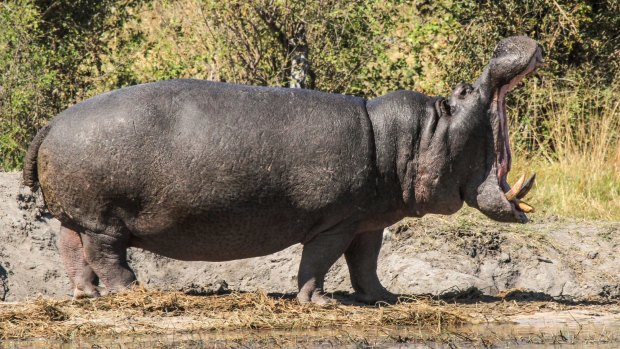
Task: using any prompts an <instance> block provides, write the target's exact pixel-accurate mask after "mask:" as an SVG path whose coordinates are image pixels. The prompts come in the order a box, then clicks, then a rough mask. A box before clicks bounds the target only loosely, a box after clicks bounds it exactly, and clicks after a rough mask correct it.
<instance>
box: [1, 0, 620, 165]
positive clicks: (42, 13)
mask: <svg viewBox="0 0 620 349" xmlns="http://www.w3.org/2000/svg"><path fill="white" fill-rule="evenodd" d="M619 28H620V2H618V1H615V0H596V1H594V0H551V1H546V0H526V1H473V0H468V1H452V0H437V1H430V0H390V1H383V0H357V1H343V0H325V1H304V0H299V1H286V0H231V1H217V0H151V1H146V0H102V1H96V0H78V1H68V0H7V1H5V2H3V3H2V4H0V72H2V75H1V76H0V132H1V133H0V135H1V136H0V154H1V156H2V161H1V164H0V166H1V167H2V168H5V169H10V168H16V167H19V166H20V162H21V157H22V156H23V153H24V151H25V149H26V147H27V144H28V142H29V140H30V139H31V138H32V136H33V135H34V132H35V130H36V129H38V128H39V127H40V126H41V125H43V124H44V123H45V122H46V121H47V120H48V119H50V118H51V117H53V116H54V115H55V114H56V113H58V112H60V111H61V110H63V109H64V108H66V107H67V106H69V105H71V104H73V103H76V102H78V101H80V100H83V99H85V98H87V97H90V96H92V95H95V94H98V93H101V92H103V91H106V90H110V89H114V88H119V87H122V86H126V85H130V84H136V83H142V82H148V81H154V80H161V79H171V78H182V77H192V78H200V79H212V80H221V81H229V82H236V83H248V84H260V85H275V86H288V84H289V79H290V72H291V69H292V58H294V56H295V55H297V54H299V53H300V52H301V53H304V54H305V55H306V56H307V58H308V59H309V60H310V62H311V65H310V74H309V78H308V86H310V87H312V88H316V89H319V90H323V91H329V92H338V93H346V94H353V95H359V96H364V97H367V98H373V97H375V96H378V95H381V94H384V93H387V92H389V91H392V90H396V89H411V90H416V91H420V92H424V93H427V94H442V95H446V94H449V93H450V90H451V88H452V86H454V85H455V84H456V83H458V82H460V81H468V82H472V81H473V80H474V79H475V78H476V76H477V75H478V74H480V72H481V70H482V69H483V67H484V65H485V64H486V63H487V62H488V59H489V56H490V53H491V51H492V49H493V47H494V45H495V44H496V43H497V41H498V40H500V39H501V38H503V37H506V36H509V35H517V34H524V35H528V36H530V37H532V38H535V39H536V40H538V41H539V42H540V43H541V44H542V45H543V47H544V48H545V60H546V66H545V67H544V68H543V69H541V70H540V71H539V72H538V73H537V74H536V76H535V77H534V78H530V79H528V80H527V81H526V83H525V88H521V89H517V90H516V91H515V92H514V93H512V94H511V95H510V96H509V98H510V100H509V103H508V104H509V106H512V107H511V110H510V115H511V128H512V134H513V142H514V143H515V144H516V146H517V147H518V149H519V151H521V152H523V151H526V152H528V153H529V154H531V155H532V156H541V157H544V158H546V159H550V160H557V159H559V158H560V157H563V156H567V155H566V154H565V153H563V150H562V149H567V148H562V147H561V144H563V142H564V141H565V139H564V140H563V139H560V138H558V137H559V136H558V133H557V132H555V131H554V129H555V128H558V125H557V122H555V121H554V120H563V121H562V122H563V123H564V124H568V125H573V126H572V127H568V128H562V130H564V133H568V134H571V135H572V136H573V137H571V138H570V141H571V142H576V143H579V142H580V139H586V138H587V137H586V138H584V137H582V136H583V135H581V134H580V132H582V130H581V129H580V128H582V126H583V125H584V123H583V122H582V121H583V120H582V119H583V118H585V119H587V121H596V120H600V119H601V118H603V116H605V117H606V118H608V119H613V118H618V109H617V103H618V98H619V97H618V95H620V93H619V85H618V83H617V81H620V76H619V72H620V29H619ZM574 91H578V94H575V93H572V92H574ZM599 96H609V97H608V98H607V97H606V98H607V99H605V103H599V102H600V101H601V99H600V98H599ZM580 100H581V101H584V102H583V103H580V102H579V101H580ZM585 101H587V102H585ZM592 103H594V104H596V105H597V107H595V108H593V107H592V106H591V104H592ZM597 103H598V104H597ZM614 106H615V107H614ZM614 108H615V109H614ZM560 116H561V117H560ZM619 133H620V131H618V130H617V129H612V130H611V131H610V132H609V137H608V138H606V139H608V142H611V143H610V146H611V147H612V148H613V147H615V146H616V144H617V143H618V137H620V136H619V135H618V134H619ZM583 146H585V147H586V148H587V147H588V145H583ZM577 148H578V147H577ZM577 148H575V147H573V148H571V149H577ZM605 156H606V157H611V158H613V157H614V155H613V152H612V154H611V155H609V154H607V155H605ZM616 157H618V156H616ZM609 162H610V163H613V164H618V163H620V160H618V161H609ZM614 166H620V165H614Z"/></svg>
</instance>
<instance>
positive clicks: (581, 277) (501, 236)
mask: <svg viewBox="0 0 620 349" xmlns="http://www.w3.org/2000/svg"><path fill="white" fill-rule="evenodd" d="M20 175H21V174H20V173H0V300H1V301H5V302H15V301H23V300H27V299H32V298H34V297H37V296H39V295H45V296H50V297H57V298H65V299H66V298H68V297H69V294H70V292H71V287H70V285H69V280H68V279H67V277H66V276H65V273H64V271H63V270H62V267H61V265H60V260H59V257H58V253H57V250H56V235H55V232H56V231H57V230H58V227H59V223H58V221H56V220H55V219H53V218H50V217H47V218H46V217H38V215H39V214H38V212H39V211H38V209H37V208H36V205H35V203H34V202H33V201H28V200H27V199H25V196H23V195H21V194H20V190H22V192H23V188H22V189H20V185H19V183H20ZM533 217H534V219H536V216H535V215H534V216H533ZM384 240H385V242H384V246H383V249H382V252H381V257H380V262H379V265H380V267H379V275H380V277H381V279H382V281H383V283H384V285H385V286H386V287H387V288H388V289H390V290H391V291H393V292H397V293H401V294H417V295H420V294H432V295H443V297H444V299H450V297H455V298H459V297H463V296H467V295H468V294H479V293H483V294H486V295H497V294H498V293H501V292H505V291H506V290H511V289H519V290H521V292H520V293H519V296H520V297H531V298H533V299H538V300H541V299H542V300H544V299H552V298H553V299H565V300H566V299H570V300H586V299H599V300H601V299H602V300H619V299H620V261H619V260H618V252H620V222H589V221H573V220H566V219H554V218H548V217H547V218H545V219H544V220H541V221H534V222H532V223H530V224H526V225H513V224H497V223H493V222H490V221H489V220H488V219H486V218H484V217H482V216H481V215H479V214H477V213H475V212H471V211H468V212H466V213H464V214H460V215H458V216H456V217H440V216H427V217H424V218H423V219H418V220H408V221H405V222H404V223H403V224H400V225H399V226H396V227H392V228H390V229H386V231H385V233H384ZM300 251H301V248H300V246H299V245H296V246H292V247H290V248H288V249H286V250H284V251H281V252H278V253H276V254H273V255H269V256H265V257H260V258H252V259H245V260H238V261H232V262H226V263H209V262H182V261H175V260H170V259H167V258H164V257H161V256H157V255H154V254H151V253H148V252H144V251H140V250H132V251H131V252H130V259H131V261H130V264H131V265H132V267H133V268H134V270H135V271H136V274H137V276H138V280H139V281H140V282H141V283H142V285H144V286H145V287H146V288H147V289H164V290H181V291H186V292H190V293H197V294H202V293H209V292H211V291H213V290H218V289H219V290H222V289H226V288H228V289H232V290H241V291H254V290H265V291H267V292H277V293H291V292H294V291H295V289H296V272H297V268H298V263H299V259H300V255H301V253H300ZM326 288H327V290H328V291H350V290H351V288H350V283H349V280H348V271H347V268H346V264H345V263H344V261H343V260H342V259H341V260H340V261H338V263H337V264H336V265H335V266H334V267H333V268H332V269H331V271H330V273H329V274H328V280H327V283H326Z"/></svg>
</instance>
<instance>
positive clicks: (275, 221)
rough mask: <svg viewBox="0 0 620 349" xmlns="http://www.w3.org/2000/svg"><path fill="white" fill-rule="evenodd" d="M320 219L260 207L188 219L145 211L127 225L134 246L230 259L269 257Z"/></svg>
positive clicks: (187, 256) (182, 255)
mask: <svg viewBox="0 0 620 349" xmlns="http://www.w3.org/2000/svg"><path fill="white" fill-rule="evenodd" d="M319 221H320V220H319ZM316 222H317V220H316V219H314V218H313V217H312V216H311V215H309V214H307V213H303V212H300V211H297V210H294V209H291V208H288V209H286V208H282V207H258V208H253V209H251V210H246V209H243V208H236V209H235V208H233V209H229V210H228V211H227V212H217V211H211V212H206V213H203V214H200V215H190V216H187V217H184V218H183V219H177V218H172V217H168V218H162V217H161V216H160V217H158V218H155V217H149V216H148V215H145V216H142V217H141V218H136V219H133V220H128V221H127V222H126V225H127V226H128V228H129V230H130V231H131V234H132V235H131V240H130V244H131V246H133V247H138V248H141V249H144V250H148V251H151V252H154V253H157V254H161V255H163V256H166V257H169V258H174V259H180V260H190V261H191V260H200V261H227V260H234V259H240V258H250V257H257V256H264V255H268V254H271V253H275V252H277V251H280V250H283V249H285V248H287V247H289V246H291V245H294V244H296V243H299V242H302V241H304V239H306V238H308V236H310V235H312V234H313V233H314V231H313V229H312V228H313V227H318V226H319V225H317V224H316Z"/></svg>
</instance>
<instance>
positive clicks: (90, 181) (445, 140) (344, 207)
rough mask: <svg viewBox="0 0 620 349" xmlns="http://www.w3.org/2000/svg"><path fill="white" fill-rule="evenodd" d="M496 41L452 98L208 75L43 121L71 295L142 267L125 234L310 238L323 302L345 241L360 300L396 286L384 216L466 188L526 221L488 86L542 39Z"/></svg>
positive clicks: (48, 185)
mask: <svg viewBox="0 0 620 349" xmlns="http://www.w3.org/2000/svg"><path fill="white" fill-rule="evenodd" d="M506 42H507V43H508V44H510V45H508V44H506ZM498 49H499V51H502V52H499V53H498V50H496V52H495V56H494V58H493V60H492V61H491V64H490V65H489V66H488V67H487V69H486V70H485V72H484V73H483V76H482V77H480V78H479V79H478V82H476V85H475V86H474V87H471V86H468V85H459V86H457V87H456V89H455V91H454V93H453V95H452V96H451V97H450V98H449V100H446V99H443V98H440V97H428V96H425V95H422V94H419V93H415V92H408V91H397V92H394V93H390V94H388V95H385V96H382V97H379V98H376V99H373V100H370V101H365V100H364V99H361V98H357V97H350V96H343V95H336V94H327V93H322V92H317V91H310V90H299V89H285V88H272V87H255V86H240V85H230V84H225V83H217V82H208V81H198V80H172V81H163V82H156V83H150V84H144V85H138V86H133V87H128V88H124V89H120V90H116V91H112V92H109V93H105V94H102V95H99V96H96V97H94V98H91V99H89V100H87V101H84V102H82V103H79V104H77V105H75V106H73V107H71V108H69V109H67V110H65V111H64V112H62V113H61V114H59V115H58V116H57V117H56V118H54V119H53V120H52V121H51V122H50V124H49V125H48V126H47V127H45V128H44V129H43V130H42V131H41V132H40V133H39V135H37V137H36V138H35V139H34V141H33V143H32V145H31V147H30V149H29V152H28V155H27V157H26V164H25V167H24V182H25V183H26V184H28V185H30V186H34V185H36V182H37V181H38V182H39V183H40V187H41V189H42V191H43V194H44V197H45V200H46V203H47V205H48V208H49V210H50V211H51V212H52V213H53V214H54V215H55V216H56V217H57V218H58V219H59V220H60V221H61V223H62V229H61V231H60V236H59V250H60V253H61V256H62V259H63V263H64V265H65V269H66V270H67V273H68V274H69V276H70V278H71V280H72V281H73V283H74V285H75V291H74V295H75V297H83V296H96V295H98V294H99V293H100V292H110V291H118V290H122V289H125V288H126V287H127V286H129V285H130V284H131V283H132V282H134V281H135V276H134V274H133V272H132V271H131V269H130V268H129V266H128V264H127V261H126V249H127V247H130V246H133V247H139V248H142V249H145V250H148V251H152V252H155V253H158V254H161V255H164V256H167V257H171V258H176V259H182V260H205V261H226V260H232V259H239V258H248V257H254V256H261V255H266V254H270V253H273V252H276V251H279V250H282V249H284V248H286V247H288V246H290V245H293V244H296V243H302V244H304V250H303V255H302V260H301V265H300V269H299V275H298V282H299V288H300V292H299V295H298V299H299V300H300V301H302V302H310V301H311V302H315V303H324V302H327V301H329V299H328V298H327V297H326V296H325V295H324V293H323V291H322V288H323V279H324V276H325V273H326V272H327V271H328V269H329V268H330V267H331V265H332V264H333V263H334V262H335V261H336V260H337V259H338V258H339V257H340V256H341V255H342V254H344V255H345V257H346V260H347V263H348V266H349V269H350V274H351V281H352V284H353V287H354V289H355V290H356V293H357V296H358V298H359V299H360V300H362V301H366V302H375V301H378V300H385V301H394V300H395V297H394V295H392V294H391V293H389V292H388V291H387V290H385V289H384V288H383V287H382V286H381V284H380V283H379V279H378V277H377V274H376V268H377V265H376V264H377V257H378V254H379V249H380V247H381V236H382V230H383V228H385V227H386V226H388V225H390V224H392V223H394V222H396V221H398V220H400V219H402V218H403V217H405V216H422V215H424V214H426V213H442V214H450V213H453V212H456V211H457V210H458V209H459V208H460V207H461V206H462V204H463V201H467V203H468V204H469V205H471V206H474V207H477V208H478V209H480V210H481V211H482V212H484V213H485V214H487V215H489V216H490V217H491V218H494V219H498V220H502V221H518V220H520V219H519V217H518V215H515V214H514V207H511V204H510V203H509V202H508V201H506V200H505V198H504V197H503V192H504V191H503V190H502V188H500V184H499V183H498V179H497V176H496V174H495V172H496V169H495V166H496V150H495V149H496V145H497V143H498V137H497V131H496V130H495V128H496V127H497V125H495V124H496V123H497V121H496V120H494V119H496V118H497V115H495V117H494V111H493V110H491V109H492V108H491V105H492V103H491V101H492V97H493V96H492V95H493V91H495V90H497V88H498V86H500V85H502V84H505V83H506V82H507V81H509V80H510V79H511V78H512V77H513V76H516V75H517V74H519V73H520V72H522V71H523V70H524V68H525V66H527V64H528V63H529V62H530V60H531V58H532V57H534V55H535V54H536V53H537V52H539V50H540V49H539V47H538V45H537V44H536V43H535V42H534V41H532V40H530V39H527V38H523V37H516V38H508V39H505V40H504V41H503V42H502V43H500V45H498ZM506 57H507V58H506ZM515 57H516V58H515ZM504 60H508V61H504ZM500 141H501V140H500ZM98 281H100V282H102V283H103V284H104V285H105V286H106V287H105V289H102V288H100V287H98Z"/></svg>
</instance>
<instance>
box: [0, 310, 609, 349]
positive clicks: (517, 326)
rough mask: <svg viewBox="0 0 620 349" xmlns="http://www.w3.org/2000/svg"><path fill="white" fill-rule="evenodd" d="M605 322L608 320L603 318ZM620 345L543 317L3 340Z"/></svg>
mask: <svg viewBox="0 0 620 349" xmlns="http://www.w3.org/2000/svg"><path fill="white" fill-rule="evenodd" d="M603 320H604V319H603ZM265 347H271V348H308V349H323V348H331V349H345V348H347V349H348V348H377V349H395V348H402V349H409V348H437V349H440V348H441V349H443V348H498V349H505V348H518V349H568V348H570V349H612V348H620V321H612V322H609V321H590V322H588V323H579V322H578V321H570V320H568V319H566V321H558V319H557V318H554V319H553V321H550V319H548V318H545V317H544V316H538V317H536V318H531V317H530V318H527V317H525V318H523V319H517V322H515V323H511V324H499V325H498V324H491V325H469V326H463V327H459V328H452V329H424V330H422V329H420V328H411V327H390V328H359V329H355V328H341V329H319V330H311V331H307V330H305V331H282V330H278V331H222V332H206V333H205V332H203V333H192V334H171V335H154V336H124V337H117V338H113V337H108V338H96V339H88V338H86V339H84V338H81V339H76V340H73V341H67V342H60V341H48V340H44V339H40V340H29V341H4V342H0V348H20V349H21V348H27V349H43V348H61V349H76V348H93V349H94V348H128V349H129V348H131V349H134V348H136V349H138V348H140V349H142V348H170V349H171V348H265Z"/></svg>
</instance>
